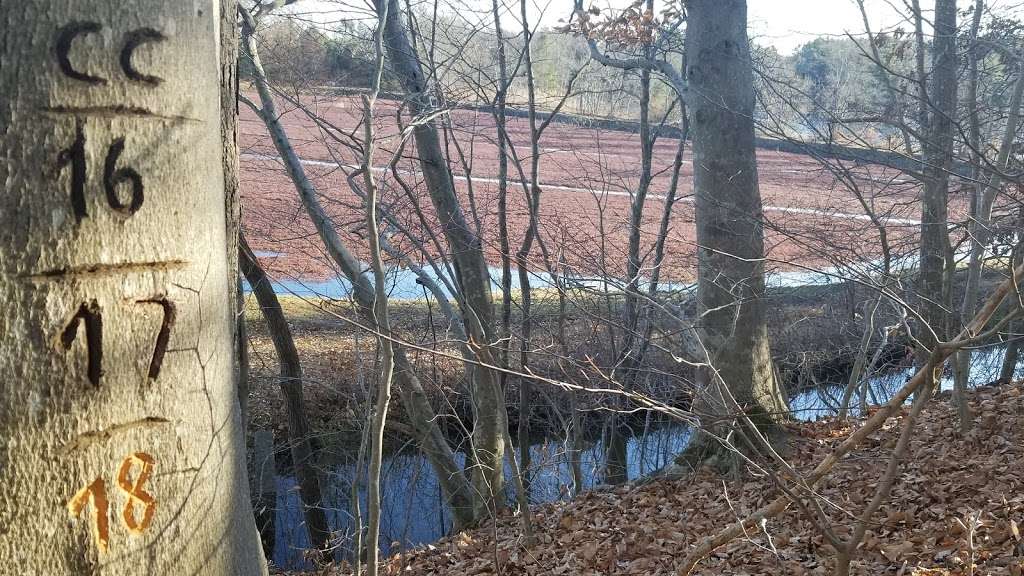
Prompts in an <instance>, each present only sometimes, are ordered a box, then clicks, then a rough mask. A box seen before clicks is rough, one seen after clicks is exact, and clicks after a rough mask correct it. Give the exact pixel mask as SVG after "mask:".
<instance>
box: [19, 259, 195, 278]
mask: <svg viewBox="0 0 1024 576" xmlns="http://www.w3.org/2000/svg"><path fill="white" fill-rule="evenodd" d="M186 265H188V262H186V261H185V260H164V261H158V262H120V263H117V264H89V265H86V266H69V267H66V268H54V269H53V270H43V271H42V272H34V273H31V274H25V275H23V276H22V277H23V278H27V279H29V280H33V281H36V282H48V281H55V280H63V279H67V278H78V277H83V276H86V277H88V276H111V275H115V274H126V273H132V272H162V271H166V270H177V269H179V268H183V267H184V266H186Z"/></svg>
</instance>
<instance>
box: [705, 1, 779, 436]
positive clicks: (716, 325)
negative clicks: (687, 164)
mask: <svg viewBox="0 0 1024 576" xmlns="http://www.w3.org/2000/svg"><path fill="white" fill-rule="evenodd" d="M688 7H689V21H688V23H687V33H686V54H687V71H686V75H687V79H688V81H689V83H690V85H689V90H690V98H689V99H688V101H687V106H688V108H689V112H690V114H691V122H690V127H691V130H692V131H693V157H694V158H693V165H694V167H695V169H694V192H695V194H696V221H697V242H698V244H699V247H698V251H697V259H698V286H697V296H698V301H699V310H700V314H701V319H702V322H701V324H700V334H701V338H702V339H703V342H704V346H705V347H706V348H707V350H708V360H709V363H710V366H709V367H708V369H704V370H701V372H702V377H701V380H702V383H703V384H704V385H705V390H704V392H703V396H702V397H700V398H698V401H697V403H696V405H695V409H697V410H703V411H705V412H707V413H709V415H711V416H712V418H721V417H725V418H726V419H728V415H729V414H731V413H733V412H734V410H732V408H731V407H732V402H731V400H728V395H729V394H731V396H732V397H733V398H735V401H736V403H738V405H739V407H741V408H742V409H743V410H744V411H746V412H747V413H748V414H749V415H750V416H751V417H752V419H753V421H754V422H755V423H756V424H757V425H759V426H760V427H762V428H763V429H768V428H774V425H773V422H774V421H775V420H777V419H778V418H780V416H781V415H782V414H783V413H785V411H786V402H785V400H784V399H783V397H782V394H781V393H780V391H779V388H778V387H777V383H776V382H775V378H774V371H773V370H772V359H771V353H770V351H769V345H768V325H767V320H766V318H765V304H764V300H763V299H762V298H763V295H764V264H763V258H764V230H763V224H762V211H761V195H760V192H759V190H758V182H757V161H756V158H755V156H754V124H753V113H754V90H753V75H752V72H751V64H750V48H749V44H748V42H747V32H746V29H747V28H746V27H747V6H746V2H745V1H744V0H695V1H693V2H690V3H688ZM704 440H705V442H702V441H701V440H700V439H699V438H698V442H696V443H695V446H694V447H695V448H696V447H697V446H699V445H701V444H705V445H706V440H707V438H705V439H704ZM705 447H709V446H705Z"/></svg>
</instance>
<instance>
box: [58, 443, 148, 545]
mask: <svg viewBox="0 0 1024 576" xmlns="http://www.w3.org/2000/svg"><path fill="white" fill-rule="evenodd" d="M155 463H156V460H155V459H154V458H153V457H152V456H150V455H149V454H146V453H145V452H136V453H134V454H131V455H129V456H128V457H127V458H125V459H124V461H123V462H121V468H120V469H119V470H118V472H117V486H118V488H120V489H121V491H122V492H124V493H125V495H126V496H128V501H127V502H125V504H124V508H123V509H122V510H121V522H122V523H123V524H124V526H125V528H127V529H128V532H129V533H131V534H141V533H142V532H143V531H144V530H145V529H146V528H148V527H149V524H150V522H152V521H153V514H154V513H155V512H156V500H155V499H154V498H153V497H152V496H151V495H150V494H149V493H148V492H146V491H145V490H143V485H145V483H146V481H147V480H148V479H149V477H150V475H152V473H153V465H154V464H155ZM136 467H138V468H140V470H139V471H138V473H137V474H135V478H134V480H133V479H132V478H130V475H131V473H132V469H134V468H136ZM89 504H92V506H91V508H92V532H93V536H94V537H95V538H96V547H97V548H99V550H100V552H106V551H107V548H109V546H110V501H109V500H108V499H107V485H106V482H104V481H103V478H97V479H95V480H93V482H92V483H91V484H89V485H88V486H86V487H84V488H82V489H81V490H79V491H78V492H77V493H75V495H74V496H73V497H72V498H71V500H70V501H68V511H70V512H71V515H72V516H75V517H78V516H80V515H81V514H82V511H83V510H85V508H86V506H87V505H89ZM136 505H138V506H140V507H141V508H142V510H141V512H136Z"/></svg>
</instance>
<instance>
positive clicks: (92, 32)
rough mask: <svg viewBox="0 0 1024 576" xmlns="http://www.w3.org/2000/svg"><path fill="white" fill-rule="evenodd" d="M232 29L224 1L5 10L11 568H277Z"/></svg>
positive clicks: (1, 37) (3, 256)
mask: <svg viewBox="0 0 1024 576" xmlns="http://www.w3.org/2000/svg"><path fill="white" fill-rule="evenodd" d="M220 21H221V13H220V3H219V2H215V1H212V0H197V1H196V2H188V3H180V2H156V1H152V0H131V1H123V2H111V1H109V0H106V1H103V0H80V1H76V2H66V1H57V0H53V1H43V0H34V1H30V2H15V3H12V2H5V3H3V4H0V47H2V48H0V50H2V52H0V62H2V65H0V93H2V94H3V95H4V96H3V98H2V99H0V133H2V134H3V135H4V136H3V138H2V139H0V157H2V158H3V159H4V160H3V161H2V162H0V182H3V186H4V188H3V193H2V194H0V374H3V375H4V376H3V378H0V484H2V485H3V486H4V489H3V490H2V491H0V526H2V528H0V558H2V559H3V567H2V568H0V571H3V572H4V573H12V574H46V575H48V576H61V575H72V574H75V575H77V574H96V575H108V574H109V575H114V574H116V575H118V576H131V575H142V574H211V575H229V574H237V575H240V576H243V575H244V576H250V575H258V574H265V573H266V566H265V564H264V560H263V554H262V553H261V551H260V548H259V543H258V539H257V537H256V531H255V529H254V523H253V520H252V509H251V507H250V501H249V490H248V486H247V482H246V470H245V454H244V450H243V446H244V443H243V437H242V433H243V431H242V429H241V421H240V418H239V409H238V402H237V396H236V392H235V388H236V382H235V377H236V374H235V355H234V350H233V347H232V343H233V329H232V326H233V323H234V317H233V316H232V314H231V309H232V306H231V302H232V301H233V300H234V297H235V294H234V282H235V276H234V274H233V272H232V271H231V270H230V263H229V261H228V254H227V252H228V245H229V243H228V239H227V238H226V230H227V229H228V227H229V224H228V221H227V219H226V218H225V210H224V207H225V203H226V192H225V171H224V153H225V152H224V150H225V149H224V146H223V139H222V136H223V133H222V125H223V124H222V122H224V116H223V115H222V113H223V112H224V110H223V109H222V106H221V95H222V94H221V87H220V80H221V71H220V69H219V67H220V64H221V59H220V55H221V53H220V41H221V29H220ZM227 123H230V121H228V122H227Z"/></svg>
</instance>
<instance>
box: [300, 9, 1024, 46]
mask: <svg viewBox="0 0 1024 576" xmlns="http://www.w3.org/2000/svg"><path fill="white" fill-rule="evenodd" d="M459 2H460V3H463V4H465V5H468V6H476V7H477V8H478V10H479V17H481V18H483V17H488V14H487V10H489V7H490V5H491V2H490V0H459ZM505 2H506V4H507V5H508V6H510V7H512V6H514V7H515V9H514V10H513V12H514V14H515V15H516V16H518V13H519V11H518V5H519V2H518V1H514V0H505ZM528 2H529V4H528V16H529V18H530V19H531V20H532V21H536V20H537V18H538V17H540V22H541V25H542V26H548V27H551V26H557V25H559V21H560V19H565V18H567V17H568V16H569V14H570V13H571V11H572V6H573V0H528ZM631 2H632V0H585V5H586V6H591V5H595V6H597V7H600V8H606V7H612V8H615V7H620V8H621V7H622V6H626V5H628V4H630V3H631ZM414 3H415V2H414ZM427 3H428V4H430V3H431V2H429V1H428V2H427ZM444 3H445V2H442V4H444ZM452 3H455V2H454V0H453V2H452ZM659 3H660V2H656V5H657V4H659ZM921 3H922V5H923V6H924V11H925V20H926V21H927V20H929V19H930V18H929V12H930V7H931V6H932V5H933V2H932V1H930V0H923V1H922V2H921ZM967 3H968V2H966V1H965V0H961V4H965V5H966V4H967ZM864 4H865V9H866V11H867V13H868V18H869V20H870V22H871V28H872V30H873V31H874V32H878V31H879V30H889V29H892V28H895V27H897V26H901V25H902V26H903V28H905V29H907V30H908V31H909V29H910V28H911V25H910V23H909V22H906V21H905V20H904V19H903V17H902V16H900V11H903V12H906V11H907V10H906V9H905V8H903V5H904V0H864ZM988 4H989V6H990V7H992V8H993V9H995V10H997V11H1000V10H1007V9H1015V10H1017V11H1021V12H1024V9H1021V8H1020V6H1022V5H1024V2H1022V1H1021V0H989V1H988ZM339 6H345V8H342V9H341V10H342V11H344V12H346V13H347V14H348V15H352V14H355V13H357V12H359V11H360V7H365V6H367V2H366V0H303V1H302V2H299V3H298V4H297V5H296V7H295V8H294V10H300V8H299V7H301V10H302V12H303V14H304V15H306V16H307V17H309V18H310V19H311V20H319V21H321V22H323V21H329V20H331V19H336V18H338V17H339V14H341V13H342V12H341V11H339ZM1011 7H1016V8H1011ZM364 10H365V9H364ZM472 12H473V11H472V10H466V11H465V12H464V15H466V14H471V13H472ZM328 14H330V15H328ZM364 14H365V11H364ZM1022 16H1024V14H1022ZM747 20H748V22H749V32H748V33H749V35H750V37H751V38H752V39H753V40H754V42H755V43H756V44H758V45H761V46H775V48H776V49H777V50H778V51H779V52H781V53H783V54H791V53H792V52H794V51H795V50H796V49H797V48H798V47H799V46H800V45H802V44H805V43H807V42H809V41H811V40H813V39H814V38H816V37H818V36H842V35H844V34H845V33H847V32H849V33H851V34H854V35H858V34H862V33H863V31H864V25H863V21H862V19H861V14H860V10H859V9H858V7H857V3H856V2H855V0H748V1H747ZM928 33H929V31H928V30H927V29H926V30H925V34H928Z"/></svg>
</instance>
